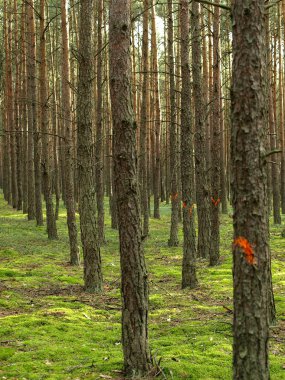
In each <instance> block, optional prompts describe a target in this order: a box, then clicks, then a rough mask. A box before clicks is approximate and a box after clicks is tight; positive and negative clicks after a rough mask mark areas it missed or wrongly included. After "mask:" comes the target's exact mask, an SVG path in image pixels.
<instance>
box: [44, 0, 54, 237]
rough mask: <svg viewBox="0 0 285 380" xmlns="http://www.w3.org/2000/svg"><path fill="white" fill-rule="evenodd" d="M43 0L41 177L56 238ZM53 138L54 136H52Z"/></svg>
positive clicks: (49, 227) (50, 234)
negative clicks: (50, 157)
mask: <svg viewBox="0 0 285 380" xmlns="http://www.w3.org/2000/svg"><path fill="white" fill-rule="evenodd" d="M45 33H46V30H45V0H40V53H41V55H40V57H41V62H40V106H41V118H40V121H41V132H42V142H43V154H42V178H43V191H44V195H45V203H46V222H47V234H48V238H49V239H57V238H58V236H57V228H56V219H55V214H54V207H53V200H52V184H51V176H50V159H49V149H50V142H49V136H48V133H49V107H48V89H47V67H46V36H45ZM54 138H55V136H54Z"/></svg>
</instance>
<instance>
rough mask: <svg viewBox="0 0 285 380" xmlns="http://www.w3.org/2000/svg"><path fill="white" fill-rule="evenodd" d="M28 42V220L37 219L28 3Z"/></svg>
mask: <svg viewBox="0 0 285 380" xmlns="http://www.w3.org/2000/svg"><path fill="white" fill-rule="evenodd" d="M25 11H26V42H27V92H26V94H27V104H28V220H32V219H35V217H36V204H35V170H34V122H33V121H34V116H33V115H34V112H35V110H34V104H33V99H32V92H33V88H34V81H35V72H34V69H35V68H34V65H35V62H34V59H35V56H34V48H33V45H32V44H33V40H34V38H35V37H34V36H33V27H32V25H33V24H34V16H33V9H32V8H31V6H30V3H26V9H25Z"/></svg>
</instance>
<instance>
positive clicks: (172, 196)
mask: <svg viewBox="0 0 285 380" xmlns="http://www.w3.org/2000/svg"><path fill="white" fill-rule="evenodd" d="M170 198H171V200H172V201H175V200H176V199H177V198H178V193H175V194H171V195H170Z"/></svg>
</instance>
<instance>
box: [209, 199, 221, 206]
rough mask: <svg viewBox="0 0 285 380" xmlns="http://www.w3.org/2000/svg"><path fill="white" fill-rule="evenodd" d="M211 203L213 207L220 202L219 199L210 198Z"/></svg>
mask: <svg viewBox="0 0 285 380" xmlns="http://www.w3.org/2000/svg"><path fill="white" fill-rule="evenodd" d="M211 201H212V203H213V205H214V206H215V207H217V206H218V204H219V203H220V202H221V198H218V199H217V200H216V199H214V198H213V197H211Z"/></svg>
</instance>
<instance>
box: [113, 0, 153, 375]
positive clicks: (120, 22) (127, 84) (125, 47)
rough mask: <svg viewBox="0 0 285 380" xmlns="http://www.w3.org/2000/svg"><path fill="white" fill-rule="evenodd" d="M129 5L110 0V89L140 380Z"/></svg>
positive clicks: (127, 359) (143, 282)
mask: <svg viewBox="0 0 285 380" xmlns="http://www.w3.org/2000/svg"><path fill="white" fill-rule="evenodd" d="M130 6H131V3H130V0H111V2H110V25H109V33H110V36H109V37H110V39H109V41H110V42H109V54H110V91H111V104H112V116H113V128H114V147H113V155H114V176H115V178H114V181H115V191H116V198H117V199H116V201H117V207H118V223H119V236H120V255H121V273H122V284H121V289H122V297H123V310H122V342H123V351H124V368H125V372H126V375H128V376H131V377H135V376H137V377H138V378H141V377H143V376H144V375H146V374H147V373H148V371H149V369H150V354H149V348H148V327H147V320H148V283H147V271H146V265H145V260H144V254H143V249H142V241H141V226H140V207H139V195H138V183H137V170H136V159H137V154H136V123H135V121H134V115H133V109H132V105H131V98H132V92H131V53H130V37H131V25H130V22H131V20H130V19H131V16H130Z"/></svg>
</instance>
